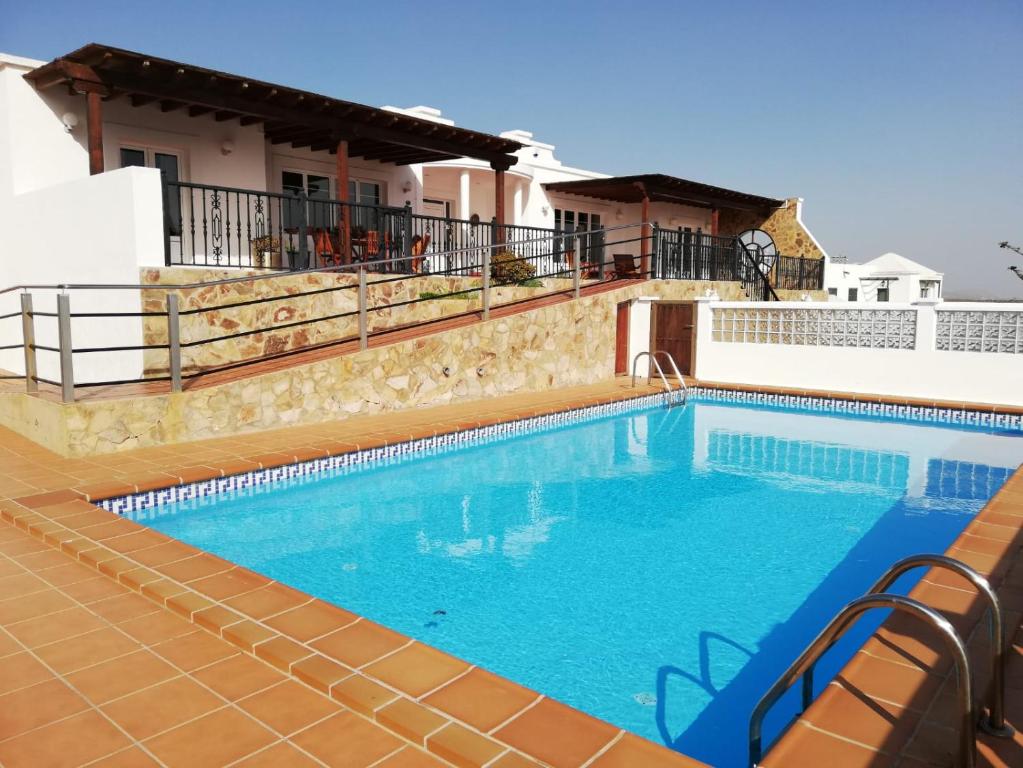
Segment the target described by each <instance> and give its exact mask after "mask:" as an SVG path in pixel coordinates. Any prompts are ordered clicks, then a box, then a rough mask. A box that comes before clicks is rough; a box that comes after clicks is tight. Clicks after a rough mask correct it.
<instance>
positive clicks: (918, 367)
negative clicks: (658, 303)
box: [694, 301, 1023, 405]
mask: <svg viewBox="0 0 1023 768" xmlns="http://www.w3.org/2000/svg"><path fill="white" fill-rule="evenodd" d="M843 306H844V308H848V309H856V310H860V311H869V310H870V309H878V310H882V311H883V310H910V311H913V312H915V313H916V315H917V317H916V343H915V349H879V348H869V347H868V348H861V347H838V346H810V345H796V344H778V343H746V342H733V341H716V340H715V339H714V337H713V333H712V329H713V312H714V310H715V309H729V308H741V309H755V308H762V309H791V310H794V311H805V310H808V309H816V308H821V309H828V310H835V309H842V308H843ZM696 307H697V309H696V313H697V319H696V327H697V328H696V334H697V341H696V353H695V361H694V368H695V371H694V373H695V375H696V377H697V378H700V379H704V380H707V381H716V382H726V383H737V384H752V385H765V386H777V387H791V388H796V389H821V390H830V391H839V392H858V393H865V394H877V395H890V396H894V397H900V396H901V397H917V398H933V399H936V400H953V401H971V402H982V403H996V404H1004V405H1023V354H1013V353H1007V352H958V351H942V350H938V349H936V348H935V331H934V329H935V321H936V316H935V312H936V310H950V309H958V308H962V309H973V310H976V311H987V312H991V311H1004V312H1019V311H1020V308H1019V307H1018V306H1016V305H1012V304H1002V305H999V304H958V303H935V302H918V303H916V304H885V305H883V306H881V307H878V306H876V305H875V307H872V308H867V307H863V306H862V305H855V304H853V305H840V304H836V303H835V302H819V303H818V302H813V303H809V302H798V303H796V302H772V303H734V302H707V301H701V302H697V304H696Z"/></svg>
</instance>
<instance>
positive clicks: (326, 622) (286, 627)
mask: <svg viewBox="0 0 1023 768" xmlns="http://www.w3.org/2000/svg"><path fill="white" fill-rule="evenodd" d="M358 618H359V617H358V616H356V615H355V614H354V613H349V612H348V611H346V610H343V609H341V608H337V607H335V606H333V605H330V604H329V603H325V602H323V601H322V600H314V601H313V602H311V603H306V604H305V605H302V606H299V607H298V608H293V609H291V610H290V611H285V612H284V613H281V614H278V615H277V616H273V617H272V618H269V619H266V620H265V622H264V623H265V624H266V625H267V626H269V627H273V628H274V629H276V630H277V631H278V632H281V633H282V634H285V635H287V636H289V637H293V638H295V639H296V640H299V641H302V642H306V641H309V640H312V639H313V638H315V637H320V636H321V635H325V634H327V633H329V632H333V631H335V630H338V629H341V628H342V627H345V626H347V625H349V624H351V623H352V622H354V621H356V620H357V619H358Z"/></svg>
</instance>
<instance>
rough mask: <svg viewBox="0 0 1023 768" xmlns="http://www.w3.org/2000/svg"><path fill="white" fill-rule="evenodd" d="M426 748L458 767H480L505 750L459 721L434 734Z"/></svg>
mask: <svg viewBox="0 0 1023 768" xmlns="http://www.w3.org/2000/svg"><path fill="white" fill-rule="evenodd" d="M426 748H427V749H428V750H430V751H431V752H433V753H434V754H435V755H437V756H438V757H441V758H443V759H445V760H447V761H448V762H449V763H451V764H453V765H456V766H458V768H480V767H481V766H483V765H486V764H487V763H489V762H490V761H491V760H493V759H494V758H495V757H497V756H498V755H499V754H501V753H502V752H504V747H503V746H501V745H500V744H498V743H497V742H495V741H492V740H491V739H488V738H487V737H486V736H481V735H480V734H478V733H476V732H475V731H471V730H469V729H468V728H465V727H463V726H461V725H458V724H457V723H452V724H450V725H447V726H445V727H444V728H441V729H440V730H439V731H437V732H436V733H434V734H432V735H431V736H430V737H429V738H428V739H427V740H426Z"/></svg>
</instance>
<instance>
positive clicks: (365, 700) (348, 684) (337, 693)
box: [330, 675, 398, 717]
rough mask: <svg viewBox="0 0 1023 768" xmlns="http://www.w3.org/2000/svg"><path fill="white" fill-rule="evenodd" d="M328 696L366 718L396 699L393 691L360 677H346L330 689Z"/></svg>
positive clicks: (396, 695) (396, 696)
mask: <svg viewBox="0 0 1023 768" xmlns="http://www.w3.org/2000/svg"><path fill="white" fill-rule="evenodd" d="M330 695H331V697H332V698H334V699H336V700H337V701H340V702H341V703H342V704H344V705H345V706H346V707H348V708H349V709H354V710H355V711H356V712H361V713H362V714H364V715H366V716H367V717H372V716H373V714H374V712H376V711H377V710H378V709H380V708H381V707H383V706H385V705H386V704H389V703H390V702H392V701H394V700H395V699H396V698H398V694H396V693H395V692H394V691H392V690H390V689H389V688H385V687H384V686H382V685H380V684H379V683H376V682H374V681H372V680H369V679H367V678H365V677H363V676H362V675H352V676H350V677H346V678H345V679H344V680H342V681H341V682H339V683H337V684H336V685H334V686H333V687H332V688H331V689H330Z"/></svg>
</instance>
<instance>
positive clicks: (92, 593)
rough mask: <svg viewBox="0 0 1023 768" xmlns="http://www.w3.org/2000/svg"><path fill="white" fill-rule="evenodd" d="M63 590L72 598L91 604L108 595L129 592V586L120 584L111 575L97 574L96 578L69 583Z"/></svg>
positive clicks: (114, 595) (115, 595) (112, 595)
mask: <svg viewBox="0 0 1023 768" xmlns="http://www.w3.org/2000/svg"><path fill="white" fill-rule="evenodd" d="M94 573H95V572H94ZM61 591H62V592H63V593H64V594H65V595H67V596H68V597H70V598H71V599H72V600H77V601H78V602H80V603H85V604H89V603H94V602H96V601H97V600H105V599H106V598H108V597H117V596H118V595H123V594H127V592H128V588H127V587H125V586H123V585H121V584H118V583H117V582H116V581H114V580H113V579H111V578H110V577H109V576H106V575H104V574H96V578H94V579H89V580H88V581H79V582H76V583H75V584H68V585H66V586H64V587H61Z"/></svg>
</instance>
